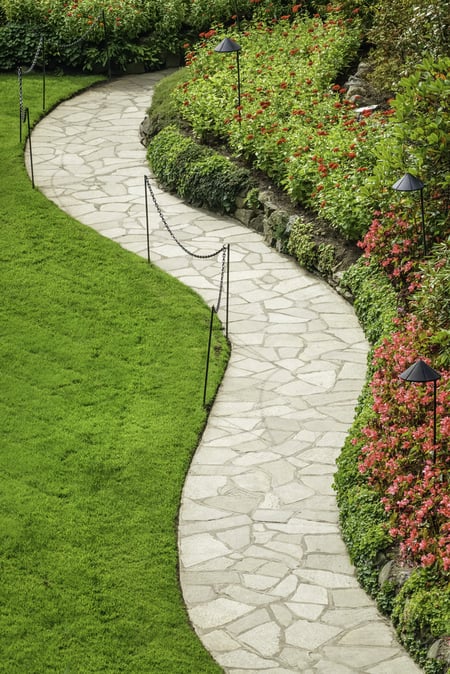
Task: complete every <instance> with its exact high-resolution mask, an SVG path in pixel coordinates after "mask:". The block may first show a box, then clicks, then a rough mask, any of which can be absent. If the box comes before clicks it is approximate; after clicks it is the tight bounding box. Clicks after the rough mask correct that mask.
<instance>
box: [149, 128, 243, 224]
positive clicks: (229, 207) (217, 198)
mask: <svg viewBox="0 0 450 674" xmlns="http://www.w3.org/2000/svg"><path fill="white" fill-rule="evenodd" d="M148 159H149V162H150V166H151V167H152V170H153V172H154V174H155V176H156V178H157V179H158V181H159V182H160V183H161V185H163V186H164V187H166V188H167V189H168V190H170V191H173V192H176V193H178V194H179V195H180V196H181V197H182V198H183V199H185V200H186V201H187V202H188V203H193V204H195V205H197V206H205V207H206V208H209V209H211V210H215V211H218V212H220V213H233V212H234V210H235V208H236V198H237V196H238V195H239V194H240V193H242V192H245V191H248V190H249V189H250V188H251V187H252V183H251V179H250V174H249V172H248V171H247V170H245V169H242V168H239V167H237V166H236V165H235V164H234V163H233V162H231V161H230V160H229V159H227V157H224V156H222V155H219V154H217V153H215V152H213V151H212V150H210V149H209V148H207V147H205V146H202V145H199V144H198V143H196V142H195V141H194V140H192V139H191V138H189V137H187V136H183V134H182V133H181V132H180V131H178V130H177V129H176V128H175V127H173V126H168V127H166V128H165V129H163V130H162V131H161V132H160V133H159V134H157V135H156V136H155V137H154V138H153V139H152V140H151V142H150V144H149V146H148Z"/></svg>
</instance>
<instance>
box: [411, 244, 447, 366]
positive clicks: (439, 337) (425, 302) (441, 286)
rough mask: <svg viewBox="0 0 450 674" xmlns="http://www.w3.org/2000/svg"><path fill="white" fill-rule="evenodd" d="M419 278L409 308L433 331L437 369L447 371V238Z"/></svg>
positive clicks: (434, 252) (433, 254) (435, 250)
mask: <svg viewBox="0 0 450 674" xmlns="http://www.w3.org/2000/svg"><path fill="white" fill-rule="evenodd" d="M421 275H422V282H421V285H420V288H419V289H418V290H417V291H416V293H415V294H414V296H413V298H412V300H411V306H412V308H413V309H414V311H415V312H416V313H417V314H418V315H420V316H423V317H424V320H425V321H426V323H427V325H429V326H430V327H431V328H432V330H433V336H432V338H431V339H432V342H433V343H434V344H436V346H437V347H438V349H439V355H438V356H437V357H436V363H437V365H438V366H439V367H444V368H447V369H450V238H449V239H447V241H444V242H442V243H440V244H436V246H435V247H434V248H433V250H432V251H431V254H430V257H429V259H427V260H426V262H424V263H423V265H422V267H421Z"/></svg>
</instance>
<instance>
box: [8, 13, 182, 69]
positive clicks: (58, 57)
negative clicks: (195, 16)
mask: <svg viewBox="0 0 450 674" xmlns="http://www.w3.org/2000/svg"><path fill="white" fill-rule="evenodd" d="M0 5H1V6H2V7H3V10H4V14H5V18H6V20H7V22H9V23H8V24H7V25H5V26H3V28H2V37H3V40H2V41H1V42H0V45H1V46H0V67H2V68H9V67H11V64H14V65H16V64H17V63H22V64H27V63H29V62H30V58H29V51H28V50H24V48H23V46H22V45H21V44H19V43H18V42H17V35H18V34H19V35H23V36H24V38H25V40H26V41H29V40H32V39H33V38H34V39H36V36H39V35H44V36H45V44H46V55H47V59H48V62H49V64H50V65H51V66H63V67H72V68H77V69H82V70H87V71H91V70H96V69H99V68H105V67H106V64H107V62H108V57H109V58H110V60H111V64H112V67H113V68H114V69H117V70H124V69H125V68H126V66H127V64H128V63H135V62H142V63H144V64H145V65H146V66H147V67H148V68H149V69H154V68H155V67H158V66H160V65H161V64H162V63H164V59H165V55H166V53H167V52H172V53H178V52H179V49H180V39H181V38H180V35H181V27H182V25H183V22H184V19H185V5H184V3H183V2H182V1H181V0H169V1H168V2H166V3H164V6H162V5H161V3H160V2H158V1H157V0H146V2H145V3H144V2H138V1H137V0H111V1H110V2H108V3H107V5H106V6H105V3H104V2H102V0H71V1H70V2H63V0H36V1H33V2H29V1H28V0H27V2H22V0H0ZM17 26H20V28H19V29H18V28H17Z"/></svg>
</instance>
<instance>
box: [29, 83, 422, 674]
mask: <svg viewBox="0 0 450 674" xmlns="http://www.w3.org/2000/svg"><path fill="white" fill-rule="evenodd" d="M160 76H161V75H160V74H148V75H141V76H130V77H127V78H123V79H120V80H117V81H113V82H111V83H108V84H106V85H105V86H102V87H99V88H95V89H92V90H90V91H87V92H85V93H83V94H81V95H80V96H78V97H76V98H74V99H72V100H70V101H68V102H66V103H63V104H62V105H60V106H59V107H58V108H56V109H55V110H54V111H52V112H51V113H50V114H49V115H48V116H47V117H46V118H45V119H44V120H43V121H42V122H41V123H40V124H39V125H38V126H37V127H36V129H35V130H34V132H33V157H34V173H35V181H36V185H37V187H38V188H39V189H41V190H42V191H43V192H44V193H45V194H46V195H47V196H48V198H50V199H52V200H53V201H55V202H56V203H57V204H58V205H59V206H60V207H61V208H62V209H63V210H65V211H67V212H68V213H70V214H71V215H73V216H75V217H76V218H77V219H78V220H80V221H81V222H83V223H85V224H86V225H89V226H91V227H93V228H95V229H96V230H98V231H99V232H100V233H101V234H103V235H104V236H107V237H110V238H112V239H114V240H115V241H117V243H119V244H120V245H121V246H123V247H124V248H127V249H128V250H131V251H134V252H135V253H137V254H139V255H143V256H144V257H146V255H147V244H146V232H145V210H144V188H143V177H144V175H145V174H148V168H147V166H146V162H145V151H144V149H143V148H142V146H141V145H140V143H139V138H138V126H139V123H140V122H141V120H142V118H143V116H144V113H145V110H146V108H147V107H148V105H149V103H150V99H151V93H152V86H153V85H154V83H155V82H156V81H157V80H158V79H159V77H160ZM154 189H155V193H156V194H157V199H158V203H159V205H160V208H161V209H162V212H163V213H164V217H165V219H166V220H167V222H168V223H169V224H170V226H171V228H173V231H174V232H175V233H176V235H177V237H178V238H179V239H180V240H181V241H182V242H183V243H184V244H185V245H187V246H188V247H189V248H190V249H191V250H195V251H197V252H201V253H208V252H213V251H214V250H218V249H219V248H220V247H221V246H222V245H223V243H229V244H230V245H231V274H230V281H231V283H230V286H231V293H230V324H229V326H230V327H229V331H230V339H231V342H232V354H231V360H230V363H229V367H228V370H227V373H226V376H225V378H224V381H223V383H222V386H221V388H220V390H219V393H218V396H217V398H216V401H215V404H214V406H213V409H212V412H211V415H210V419H209V423H208V426H207V429H206V431H205V433H204V435H203V437H202V440H201V443H200V446H199V447H198V449H197V452H196V454H195V457H194V460H193V462H192V466H191V468H190V472H189V474H188V476H187V479H186V483H185V486H184V492H183V497H182V503H181V509H180V520H179V550H180V579H181V585H182V590H183V594H184V598H185V602H186V605H187V608H188V612H189V616H190V619H191V621H192V624H193V625H194V627H195V630H196V631H197V633H198V635H199V637H200V639H201V640H202V642H203V643H204V645H205V647H206V648H207V649H208V650H209V651H210V652H211V653H212V655H213V656H214V658H215V659H216V660H217V661H218V662H219V664H220V665H221V667H222V668H223V670H224V671H225V672H229V673H230V674H231V673H232V674H244V673H245V674H253V673H254V672H265V673H266V674H272V673H273V674H288V673H289V674H291V673H292V674H293V673H298V672H302V673H303V674H313V673H314V674H319V673H324V674H347V673H348V674H350V673H355V672H357V673H360V674H361V673H367V674H418V673H419V672H420V670H419V669H418V668H417V666H416V665H415V664H414V663H413V662H412V660H411V659H410V658H409V657H408V656H407V655H406V653H405V652H404V651H403V649H402V648H401V647H400V646H399V644H398V642H397V641H396V638H395V635H394V632H393V630H392V628H391V626H390V625H389V624H388V623H387V622H386V621H385V620H384V619H383V618H382V617H381V616H380V615H379V614H378V612H377V610H376V608H375V606H374V604H373V603H372V602H371V601H370V600H369V599H368V598H367V596H366V594H365V593H364V592H363V590H362V589H360V587H359V586H358V583H357V582H356V580H355V576H354V570H353V568H352V565H351V564H350V562H349V559H348V556H347V553H346V550H345V547H344V544H343V542H342V540H341V537H340V534H339V527H338V514H337V508H336V503H335V498H334V493H333V490H332V486H331V485H332V481H333V473H334V471H335V459H336V457H337V456H338V454H339V451H340V448H341V447H342V444H343V442H344V438H345V436H346V433H347V430H348V428H349V425H350V424H351V422H352V418H353V414H354V406H355V403H356V400H357V397H358V394H359V392H360V390H361V387H362V384H363V381H364V375H365V369H366V355H367V350H368V347H367V344H366V341H365V339H364V336H363V333H362V331H361V329H360V327H359V325H358V322H357V320H356V318H355V315H354V313H353V310H352V308H351V307H350V306H349V305H348V304H347V303H346V302H345V301H344V300H343V299H342V298H341V297H339V296H338V295H337V294H336V293H335V292H334V291H333V290H332V289H330V288H329V287H328V286H327V285H326V284H325V283H324V282H322V281H321V280H319V279H317V278H315V277H313V276H311V275H310V274H308V273H306V272H304V271H302V270H301V269H299V268H298V266H297V265H296V264H295V263H294V262H293V261H292V260H290V259H288V258H286V257H283V256H281V255H279V254H278V253H276V252H275V251H274V250H271V249H269V248H268V247H267V246H266V245H265V244H264V242H263V241H262V239H261V237H260V235H258V234H256V233H254V232H252V231H250V230H248V229H246V228H245V227H243V226H241V225H239V224H237V223H236V221H234V220H232V219H230V218H219V217H216V216H214V215H212V214H209V213H207V212H205V211H202V210H195V209H192V208H189V207H187V206H186V205H185V204H183V203H182V202H180V201H179V200H178V199H176V198H175V197H173V196H171V195H168V194H164V193H162V192H161V190H159V189H158V188H157V187H156V186H155V188H154ZM150 206H151V208H150V211H151V218H150V223H151V225H150V229H151V236H150V246H151V256H152V261H153V262H154V263H156V264H158V265H159V266H160V267H162V268H163V269H165V270H167V271H169V272H170V273H171V274H172V275H174V276H176V277H178V278H179V279H181V280H182V281H183V282H184V283H186V284H188V285H189V286H191V287H192V288H194V289H195V290H197V291H198V292H199V293H200V294H201V295H202V296H203V297H204V299H205V300H206V301H207V302H208V304H209V305H211V304H212V303H214V302H215V301H216V298H217V290H218V283H219V277H220V265H219V261H218V260H217V261H216V260H215V259H214V260H207V261H205V260H198V259H193V258H191V257H189V256H187V255H185V254H184V253H183V252H182V250H181V248H180V247H178V246H177V245H176V243H175V242H174V241H173V239H172V238H171V237H170V235H169V234H168V232H167V231H166V230H165V228H164V227H163V226H162V224H161V221H160V218H159V216H158V214H157V212H156V210H155V208H154V207H153V204H150ZM177 674H178V673H177ZM179 674H182V673H179Z"/></svg>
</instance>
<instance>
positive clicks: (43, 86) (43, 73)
mask: <svg viewBox="0 0 450 674" xmlns="http://www.w3.org/2000/svg"><path fill="white" fill-rule="evenodd" d="M45 74H46V73H45V38H44V37H43V38H42V110H45V102H46V101H45V93H46V91H45Z"/></svg>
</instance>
